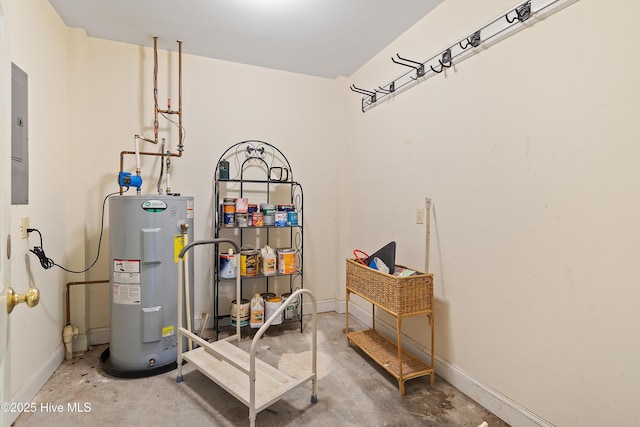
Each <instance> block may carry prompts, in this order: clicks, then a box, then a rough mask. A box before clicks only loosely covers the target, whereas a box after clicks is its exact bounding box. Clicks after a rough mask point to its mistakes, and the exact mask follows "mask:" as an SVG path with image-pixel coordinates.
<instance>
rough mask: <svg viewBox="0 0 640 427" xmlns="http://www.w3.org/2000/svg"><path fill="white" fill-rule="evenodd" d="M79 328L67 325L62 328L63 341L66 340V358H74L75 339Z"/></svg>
mask: <svg viewBox="0 0 640 427" xmlns="http://www.w3.org/2000/svg"><path fill="white" fill-rule="evenodd" d="M79 332H80V331H79V329H78V327H77V326H73V325H67V326H65V327H64V329H62V341H63V342H64V349H65V355H64V359H65V360H71V359H73V348H72V347H73V346H72V343H73V340H74V339H76V338H77V337H78V333H79Z"/></svg>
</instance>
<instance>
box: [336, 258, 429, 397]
mask: <svg viewBox="0 0 640 427" xmlns="http://www.w3.org/2000/svg"><path fill="white" fill-rule="evenodd" d="M346 284H347V286H346V289H347V292H346V297H347V302H346V336H347V345H349V344H353V345H355V346H357V347H359V348H360V349H361V350H362V351H363V352H364V353H365V354H367V355H368V356H369V357H371V359H373V360H374V361H375V362H376V363H378V364H379V365H380V366H381V367H382V368H384V369H385V370H386V371H387V372H389V373H390V374H391V375H393V377H394V378H396V379H397V380H398V387H399V389H400V395H401V396H403V395H404V394H405V390H404V382H405V381H407V380H410V379H412V378H417V377H421V376H426V375H429V376H430V384H431V385H433V383H434V380H435V372H434V369H433V367H434V313H433V275H432V274H424V273H418V274H416V275H414V276H409V277H395V276H392V275H390V274H386V273H382V272H380V271H377V270H373V269H371V268H369V267H367V266H364V265H362V264H360V263H358V262H357V261H355V260H353V259H347V282H346ZM351 294H355V295H358V296H359V297H360V298H362V299H364V300H366V301H368V302H370V303H371V304H372V308H371V316H372V326H371V329H369V330H365V331H358V332H350V331H349V301H350V296H351ZM376 307H378V308H381V309H382V310H384V311H386V312H387V313H389V314H390V315H391V316H394V317H395V318H396V330H397V341H396V342H393V341H392V340H390V339H389V338H387V337H386V336H384V335H382V334H381V333H379V332H378V331H377V330H376V324H375V319H376V316H375V314H376V313H375V312H376V310H375V309H376ZM413 316H426V317H427V321H428V323H429V326H430V328H431V365H429V364H427V363H424V362H423V361H421V360H420V359H418V358H417V357H415V356H414V355H413V354H411V353H409V352H408V351H404V350H403V349H402V320H403V319H404V318H407V317H413Z"/></svg>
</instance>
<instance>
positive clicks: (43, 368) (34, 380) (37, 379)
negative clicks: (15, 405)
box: [8, 342, 64, 424]
mask: <svg viewBox="0 0 640 427" xmlns="http://www.w3.org/2000/svg"><path fill="white" fill-rule="evenodd" d="M63 360H64V344H63V343H62V342H60V345H58V347H56V349H55V350H54V351H53V353H51V354H50V355H49V357H48V358H47V360H45V361H44V363H43V364H42V365H40V368H39V369H38V370H37V371H35V372H34V373H33V374H32V375H31V376H30V377H29V378H28V379H27V381H25V382H24V384H23V385H22V387H20V389H19V390H18V391H16V392H15V393H13V395H12V396H11V401H12V402H32V401H33V398H34V397H35V395H36V394H38V392H39V391H40V389H41V388H42V387H43V386H44V385H45V383H46V382H47V380H49V378H51V375H53V373H54V372H55V371H56V369H58V366H60V364H61V363H62V361H63ZM19 415H20V413H9V414H8V418H9V420H8V421H9V424H12V423H13V422H14V421H15V420H16V418H18V416H19Z"/></svg>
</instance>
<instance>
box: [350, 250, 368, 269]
mask: <svg viewBox="0 0 640 427" xmlns="http://www.w3.org/2000/svg"><path fill="white" fill-rule="evenodd" d="M353 255H354V256H355V257H356V261H357V262H359V263H360V264H362V265H367V258H369V255H367V253H366V252H363V251H361V250H360V249H354V251H353Z"/></svg>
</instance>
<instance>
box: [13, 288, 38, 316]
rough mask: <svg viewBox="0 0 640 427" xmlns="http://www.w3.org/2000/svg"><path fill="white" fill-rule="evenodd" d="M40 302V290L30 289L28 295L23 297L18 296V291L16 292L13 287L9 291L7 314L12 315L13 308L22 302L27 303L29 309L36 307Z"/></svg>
mask: <svg viewBox="0 0 640 427" xmlns="http://www.w3.org/2000/svg"><path fill="white" fill-rule="evenodd" d="M39 301H40V291H39V290H38V288H29V290H28V291H27V293H25V294H22V295H18V294H16V291H14V290H13V288H12V287H9V289H7V313H11V312H12V311H13V307H15V306H16V305H18V304H20V303H21V302H26V303H27V305H28V306H29V307H35V306H36V305H38V302H39Z"/></svg>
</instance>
